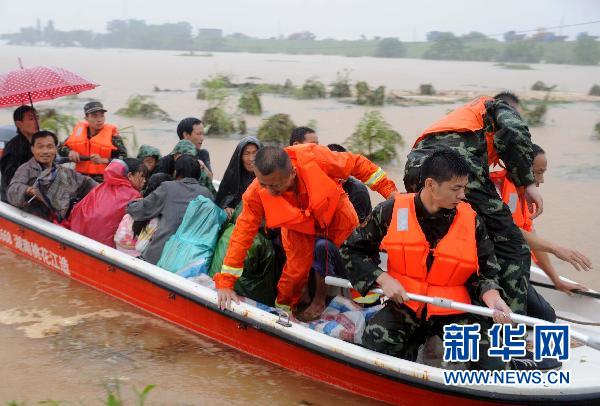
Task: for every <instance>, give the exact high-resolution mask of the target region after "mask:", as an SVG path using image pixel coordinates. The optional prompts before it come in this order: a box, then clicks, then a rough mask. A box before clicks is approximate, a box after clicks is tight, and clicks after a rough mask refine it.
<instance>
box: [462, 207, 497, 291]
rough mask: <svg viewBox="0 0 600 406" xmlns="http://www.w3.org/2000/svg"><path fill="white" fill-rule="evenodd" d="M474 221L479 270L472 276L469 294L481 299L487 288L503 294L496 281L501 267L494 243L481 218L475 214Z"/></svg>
mask: <svg viewBox="0 0 600 406" xmlns="http://www.w3.org/2000/svg"><path fill="white" fill-rule="evenodd" d="M475 221H476V225H475V239H476V241H477V257H478V258H479V272H478V274H476V275H474V276H473V278H472V281H471V286H470V287H471V289H472V290H471V292H472V293H471V294H472V295H473V296H474V297H476V298H479V299H481V297H482V296H483V294H484V293H485V292H487V291H489V290H492V289H496V290H498V291H499V292H500V294H503V290H502V288H501V287H500V284H499V282H498V276H499V275H498V274H499V272H500V270H501V268H500V265H499V264H498V259H497V258H496V254H495V252H494V243H493V242H492V240H491V239H490V237H489V235H488V233H487V230H486V228H485V224H484V222H483V219H482V218H481V217H480V216H479V215H477V217H476V218H475Z"/></svg>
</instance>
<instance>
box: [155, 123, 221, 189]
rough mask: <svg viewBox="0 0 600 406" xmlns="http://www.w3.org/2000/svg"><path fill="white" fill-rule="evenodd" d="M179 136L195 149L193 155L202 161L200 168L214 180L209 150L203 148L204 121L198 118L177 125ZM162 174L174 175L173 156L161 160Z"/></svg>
mask: <svg viewBox="0 0 600 406" xmlns="http://www.w3.org/2000/svg"><path fill="white" fill-rule="evenodd" d="M177 136H178V137H179V140H180V141H189V142H190V143H191V144H192V145H193V147H194V149H193V152H192V153H191V155H193V156H194V157H196V158H197V159H199V160H200V166H201V167H202V169H203V172H205V173H206V174H207V176H208V177H209V178H210V179H211V180H212V176H213V175H212V168H211V166H210V154H209V153H208V150H206V149H203V148H202V144H203V143H204V126H203V125H202V121H201V120H200V119H198V118H196V117H187V118H184V119H183V120H181V121H180V122H179V124H177ZM161 161H163V162H161V165H160V166H162V168H161V172H165V173H169V170H170V173H173V165H174V163H175V162H174V160H173V156H170V157H169V156H166V157H164V158H163V159H161Z"/></svg>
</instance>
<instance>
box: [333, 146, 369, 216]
mask: <svg viewBox="0 0 600 406" xmlns="http://www.w3.org/2000/svg"><path fill="white" fill-rule="evenodd" d="M327 148H329V149H330V150H332V151H336V152H346V151H347V149H346V148H344V147H343V146H341V145H339V144H329V145H327ZM342 187H343V188H344V192H346V194H347V195H348V197H349V198H350V203H352V206H354V210H356V214H357V215H358V221H359V222H360V224H362V223H364V221H365V220H366V219H367V216H368V215H369V214H371V210H373V206H371V196H369V189H368V188H367V187H366V186H365V184H364V183H362V182H361V181H359V180H358V179H356V178H354V177H352V176H350V177H349V178H348V179H346V180H343V181H342Z"/></svg>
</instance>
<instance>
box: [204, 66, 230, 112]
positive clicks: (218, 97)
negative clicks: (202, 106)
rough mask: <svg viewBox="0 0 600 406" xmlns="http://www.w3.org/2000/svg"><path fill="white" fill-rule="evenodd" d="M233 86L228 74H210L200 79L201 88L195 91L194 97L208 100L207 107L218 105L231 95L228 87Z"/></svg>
mask: <svg viewBox="0 0 600 406" xmlns="http://www.w3.org/2000/svg"><path fill="white" fill-rule="evenodd" d="M233 87H234V85H233V82H231V77H230V76H227V75H222V74H218V75H215V76H211V77H209V78H208V79H205V80H203V81H202V85H201V88H200V89H199V90H198V93H196V98H198V99H200V98H203V99H205V100H208V105H209V107H219V106H221V105H222V104H223V103H224V102H225V100H226V99H227V98H228V97H229V96H230V95H231V92H230V90H229V89H231V88H233ZM201 90H202V91H203V93H202V94H201V93H200V91H201ZM199 96H203V97H199Z"/></svg>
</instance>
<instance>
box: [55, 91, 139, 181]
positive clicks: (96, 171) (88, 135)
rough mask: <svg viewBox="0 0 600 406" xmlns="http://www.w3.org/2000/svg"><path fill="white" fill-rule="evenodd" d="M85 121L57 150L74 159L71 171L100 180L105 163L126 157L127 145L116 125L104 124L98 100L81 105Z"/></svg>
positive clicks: (104, 119)
mask: <svg viewBox="0 0 600 406" xmlns="http://www.w3.org/2000/svg"><path fill="white" fill-rule="evenodd" d="M83 112H84V114H85V121H82V122H80V123H78V124H77V125H76V126H75V128H74V129H73V131H72V132H71V135H70V136H69V138H67V140H66V141H65V142H64V144H63V146H62V147H61V148H60V149H59V154H60V155H61V156H65V157H69V160H70V161H71V162H75V170H77V172H79V173H83V174H85V175H88V176H90V177H92V178H93V179H94V180H96V181H98V182H102V179H103V174H104V169H105V168H106V165H108V163H109V162H110V161H111V160H112V159H114V158H119V159H123V158H127V148H126V147H125V145H124V144H123V140H122V139H121V137H120V136H119V133H118V130H117V127H115V126H114V125H112V124H106V122H105V121H106V118H105V116H104V113H106V110H105V109H104V107H103V106H102V103H100V102H97V101H92V102H89V103H87V104H86V105H85V106H84V107H83Z"/></svg>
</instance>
